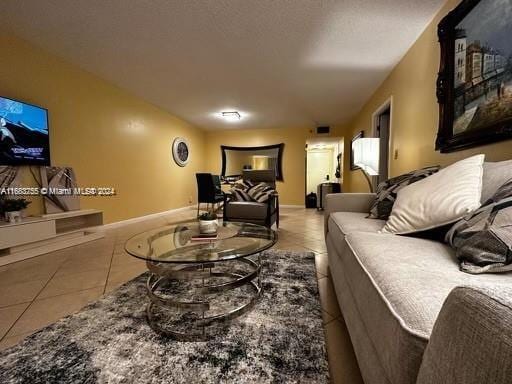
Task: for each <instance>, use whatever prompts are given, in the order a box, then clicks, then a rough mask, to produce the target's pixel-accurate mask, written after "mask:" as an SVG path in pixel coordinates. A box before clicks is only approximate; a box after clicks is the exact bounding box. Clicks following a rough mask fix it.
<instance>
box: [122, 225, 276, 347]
mask: <svg viewBox="0 0 512 384" xmlns="http://www.w3.org/2000/svg"><path fill="white" fill-rule="evenodd" d="M198 236H199V224H198V222H197V221H193V222H181V223H176V224H172V225H169V226H166V227H162V228H157V229H154V230H150V231H147V232H144V233H141V234H138V235H135V236H134V237H132V238H131V239H129V240H128V241H127V242H126V245H125V249H126V252H128V253H129V254H130V255H132V256H134V257H136V258H139V259H142V260H145V261H146V264H147V267H148V270H149V277H148V280H147V295H148V297H149V303H148V306H147V308H146V312H147V318H148V323H149V325H150V326H151V327H152V328H153V329H154V330H155V331H157V332H160V333H163V334H165V335H168V336H172V337H174V338H176V339H178V340H201V339H205V338H207V337H208V336H209V335H211V334H213V333H216V331H217V330H220V329H222V328H223V327H225V326H226V322H227V321H229V320H231V319H234V318H236V317H238V316H240V315H242V314H243V313H245V312H247V311H248V310H250V309H251V308H252V306H253V305H254V304H255V303H256V301H257V300H258V298H259V297H260V295H261V290H262V287H261V276H260V275H261V257H260V252H262V251H264V250H266V249H268V248H270V247H272V246H273V245H274V244H275V242H276V240H277V235H276V233H275V231H273V230H271V229H269V228H266V227H263V226H259V225H254V224H248V223H235V222H225V223H222V224H221V225H220V226H219V229H218V235H217V238H215V239H200V240H195V239H196V238H197V237H198Z"/></svg>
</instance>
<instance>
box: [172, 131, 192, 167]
mask: <svg viewBox="0 0 512 384" xmlns="http://www.w3.org/2000/svg"><path fill="white" fill-rule="evenodd" d="M172 157H173V159H174V161H175V162H176V164H178V165H179V166H180V167H184V166H185V165H187V163H188V160H189V158H190V151H189V148H188V143H187V140H185V139H184V138H183V137H177V138H175V139H174V142H173V143H172Z"/></svg>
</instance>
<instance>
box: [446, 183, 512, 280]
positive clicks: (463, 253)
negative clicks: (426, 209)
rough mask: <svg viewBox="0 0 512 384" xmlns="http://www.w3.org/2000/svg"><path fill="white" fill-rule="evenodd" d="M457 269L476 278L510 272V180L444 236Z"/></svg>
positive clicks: (511, 262) (511, 227)
mask: <svg viewBox="0 0 512 384" xmlns="http://www.w3.org/2000/svg"><path fill="white" fill-rule="evenodd" d="M446 241H447V242H448V243H449V244H450V245H451V246H452V247H453V248H454V249H455V254H456V256H457V259H458V260H459V261H460V269H461V270H462V271H464V272H468V273H472V274H479V273H491V272H508V271H512V251H511V248H512V180H510V181H508V182H507V183H505V184H504V185H502V186H501V187H500V188H499V189H498V191H497V192H496V193H495V194H494V196H493V197H492V198H490V199H489V200H487V201H486V202H485V203H484V204H483V205H482V206H481V207H480V208H479V209H477V210H476V211H475V212H472V213H470V214H468V215H466V217H464V218H462V219H461V220H459V221H458V222H457V223H455V224H454V226H453V227H452V228H451V229H450V230H449V231H448V233H447V234H446Z"/></svg>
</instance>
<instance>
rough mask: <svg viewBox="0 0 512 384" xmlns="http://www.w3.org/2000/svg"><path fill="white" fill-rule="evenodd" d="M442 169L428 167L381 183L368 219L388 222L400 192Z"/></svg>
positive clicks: (437, 166)
mask: <svg viewBox="0 0 512 384" xmlns="http://www.w3.org/2000/svg"><path fill="white" fill-rule="evenodd" d="M440 168H441V167H440V166H439V165H436V166H433V167H426V168H422V169H418V170H416V171H412V172H409V173H405V174H403V175H400V176H396V177H393V178H391V179H388V180H386V181H383V182H382V183H380V184H379V186H378V187H377V196H376V197H375V200H374V201H373V203H372V206H371V207H370V214H369V215H368V217H370V218H372V219H381V220H387V219H388V218H389V215H390V214H391V211H392V209H393V204H394V203H395V201H396V196H397V194H398V191H400V190H401V189H402V188H404V187H406V186H408V185H410V184H412V183H415V182H416V181H419V180H421V179H424V178H425V177H428V176H430V175H433V174H434V173H436V172H437V171H439V169H440Z"/></svg>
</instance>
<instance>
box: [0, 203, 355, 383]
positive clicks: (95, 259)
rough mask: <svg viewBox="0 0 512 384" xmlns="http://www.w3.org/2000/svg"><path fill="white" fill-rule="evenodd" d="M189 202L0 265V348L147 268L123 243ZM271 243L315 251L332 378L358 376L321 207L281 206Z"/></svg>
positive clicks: (191, 214)
mask: <svg viewBox="0 0 512 384" xmlns="http://www.w3.org/2000/svg"><path fill="white" fill-rule="evenodd" d="M194 216H195V210H187V211H183V212H180V213H176V214H172V215H167V216H161V217H159V218H156V219H148V220H145V221H141V222H138V223H135V224H130V225H125V226H123V227H118V228H116V229H112V230H108V231H107V232H106V236H105V238H104V239H101V240H97V241H94V242H91V243H87V244H82V245H79V246H76V247H72V248H67V249H64V250H61V251H57V252H52V253H49V254H46V255H43V256H39V257H35V258H32V259H29V260H25V261H22V262H18V263H15V264H11V265H8V266H3V267H0V349H4V348H7V347H9V346H12V345H14V344H16V343H17V342H19V341H20V340H21V339H23V338H24V337H26V336H28V335H30V334H31V333H33V332H35V331H37V330H38V329H40V328H42V327H44V326H46V325H48V324H51V323H53V322H55V321H56V320H58V319H59V318H61V317H63V316H66V315H68V314H71V313H73V312H76V311H78V310H80V308H82V307H83V306H84V305H86V304H87V303H89V302H91V301H94V300H96V299H98V298H99V297H101V296H102V295H103V294H105V293H107V292H109V291H111V290H113V289H115V288H116V287H118V286H119V285H121V284H123V283H125V282H127V281H129V280H131V279H132V278H134V277H136V276H138V275H139V274H140V273H142V272H144V271H145V270H146V266H145V263H144V262H143V261H140V260H137V259H135V258H133V257H131V256H129V255H128V254H127V253H126V252H125V251H124V243H125V241H126V240H127V239H128V238H130V237H131V236H133V235H134V234H137V233H140V232H143V231H145V230H148V229H151V228H156V227H159V226H163V225H166V224H168V223H171V222H174V221H178V220H185V219H189V218H193V217H194ZM278 233H279V241H278V242H277V244H276V245H275V246H274V248H275V249H285V250H292V251H308V252H314V253H315V261H316V268H317V277H318V286H319V290H320V300H321V304H322V309H323V311H322V313H323V319H324V327H325V332H326V336H327V351H328V358H329V365H330V370H331V377H332V382H333V383H342V384H358V383H362V382H363V381H362V379H361V376H360V373H359V368H358V365H357V361H356V359H355V356H354V351H353V349H352V344H351V342H350V338H349V336H348V332H347V329H346V327H345V323H344V321H343V317H342V316H341V313H340V309H339V307H338V302H337V299H336V295H335V293H334V288H333V286H332V282H331V277H330V273H329V267H328V262H327V254H326V252H327V250H326V247H325V242H324V238H323V215H322V214H321V213H318V212H317V211H316V210H314V209H313V210H311V209H309V210H306V209H299V208H282V209H281V223H280V228H279V232H278Z"/></svg>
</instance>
